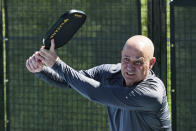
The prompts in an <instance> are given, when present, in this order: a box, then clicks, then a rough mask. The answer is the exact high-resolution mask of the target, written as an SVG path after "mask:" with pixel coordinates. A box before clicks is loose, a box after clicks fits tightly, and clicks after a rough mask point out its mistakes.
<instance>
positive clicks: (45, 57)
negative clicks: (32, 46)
mask: <svg viewBox="0 0 196 131" xmlns="http://www.w3.org/2000/svg"><path fill="white" fill-rule="evenodd" d="M54 48H55V44H54V39H52V40H51V46H50V50H47V49H44V47H42V48H41V49H40V51H39V54H40V56H41V57H39V59H40V60H41V61H42V63H44V64H45V65H46V66H49V67H52V66H53V65H54V64H55V63H56V61H57V58H58V56H57V55H56V52H55V49H54Z"/></svg>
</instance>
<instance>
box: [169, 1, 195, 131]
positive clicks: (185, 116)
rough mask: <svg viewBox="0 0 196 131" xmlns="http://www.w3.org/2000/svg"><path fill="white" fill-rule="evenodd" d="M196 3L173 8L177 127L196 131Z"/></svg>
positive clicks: (190, 2) (188, 2)
mask: <svg viewBox="0 0 196 131" xmlns="http://www.w3.org/2000/svg"><path fill="white" fill-rule="evenodd" d="M195 14H196V1H195V0H189V1H182V0H180V1H174V2H173V3H172V4H171V33H172V34H171V35H172V37H171V39H172V45H174V46H173V47H172V50H171V51H172V59H171V64H172V70H171V71H172V88H173V89H174V90H175V94H173V98H172V100H173V102H172V103H173V104H175V105H173V107H174V110H173V112H172V114H173V126H174V128H175V130H177V131H195V130H196V124H195V122H196V103H195V101H196V95H195V93H196V88H195V86H196V57H195V56H196V22H195V21H196V15H195Z"/></svg>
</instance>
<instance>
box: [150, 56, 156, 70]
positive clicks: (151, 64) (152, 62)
mask: <svg viewBox="0 0 196 131" xmlns="http://www.w3.org/2000/svg"><path fill="white" fill-rule="evenodd" d="M155 62H156V58H155V57H153V58H152V59H151V60H150V66H149V68H150V69H152V67H153V66H154V64H155Z"/></svg>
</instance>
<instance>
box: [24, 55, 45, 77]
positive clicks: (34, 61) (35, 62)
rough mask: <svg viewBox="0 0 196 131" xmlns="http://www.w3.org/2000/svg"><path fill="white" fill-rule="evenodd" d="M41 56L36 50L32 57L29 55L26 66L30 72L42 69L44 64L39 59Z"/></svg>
mask: <svg viewBox="0 0 196 131" xmlns="http://www.w3.org/2000/svg"><path fill="white" fill-rule="evenodd" d="M39 57H40V55H39V52H35V53H34V54H33V55H32V56H31V57H29V59H27V61H26V67H27V69H28V70H29V71H30V72H32V73H35V72H40V71H42V68H43V64H42V62H41V61H40V60H39Z"/></svg>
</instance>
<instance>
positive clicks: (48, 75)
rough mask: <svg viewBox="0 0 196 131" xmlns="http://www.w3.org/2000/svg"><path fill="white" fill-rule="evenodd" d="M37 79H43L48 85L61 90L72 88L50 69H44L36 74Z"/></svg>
mask: <svg viewBox="0 0 196 131" xmlns="http://www.w3.org/2000/svg"><path fill="white" fill-rule="evenodd" d="M34 74H35V76H36V77H38V78H39V79H42V80H43V81H45V82H46V83H48V84H50V85H52V86H55V87H59V88H70V87H68V85H67V83H66V82H65V81H64V80H63V79H62V78H61V77H60V76H59V74H57V73H56V72H55V71H54V70H53V69H51V68H49V67H43V70H42V71H41V72H37V73H34Z"/></svg>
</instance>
